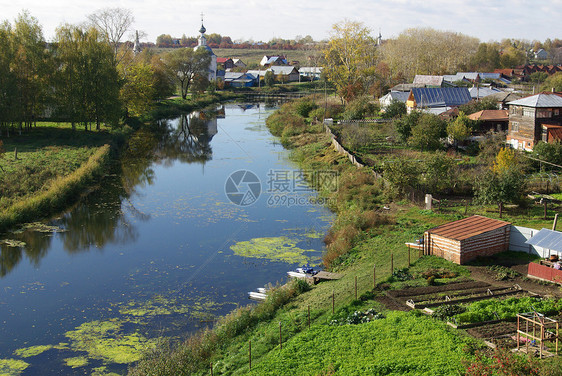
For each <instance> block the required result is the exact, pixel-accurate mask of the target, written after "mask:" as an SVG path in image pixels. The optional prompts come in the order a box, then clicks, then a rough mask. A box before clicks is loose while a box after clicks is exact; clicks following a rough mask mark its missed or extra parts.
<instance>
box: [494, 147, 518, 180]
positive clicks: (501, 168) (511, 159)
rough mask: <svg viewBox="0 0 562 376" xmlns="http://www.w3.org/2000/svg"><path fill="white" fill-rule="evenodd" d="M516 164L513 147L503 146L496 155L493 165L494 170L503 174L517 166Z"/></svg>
mask: <svg viewBox="0 0 562 376" xmlns="http://www.w3.org/2000/svg"><path fill="white" fill-rule="evenodd" d="M515 164H516V156H515V151H514V150H513V149H511V148H502V149H501V150H500V151H499V152H498V155H496V160H495V161H494V165H493V166H492V171H494V172H495V173H496V174H502V173H504V172H506V171H508V170H509V169H510V168H512V167H513V166H515Z"/></svg>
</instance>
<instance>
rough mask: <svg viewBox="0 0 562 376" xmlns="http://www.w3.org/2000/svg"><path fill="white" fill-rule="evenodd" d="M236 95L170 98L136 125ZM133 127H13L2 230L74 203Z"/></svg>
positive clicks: (0, 210) (3, 161) (0, 207)
mask: <svg viewBox="0 0 562 376" xmlns="http://www.w3.org/2000/svg"><path fill="white" fill-rule="evenodd" d="M238 98H240V94H236V93H233V92H224V93H214V94H209V95H201V96H198V97H194V98H190V99H189V100H182V99H181V98H170V99H166V100H163V101H161V102H159V103H158V104H157V105H156V106H155V109H154V110H152V111H151V112H150V113H148V114H147V115H146V116H143V117H141V118H139V119H137V120H136V121H135V123H136V124H133V126H134V127H135V128H140V127H142V126H144V125H146V124H148V123H149V122H151V121H154V120H157V119H161V118H169V117H174V116H179V114H181V113H185V112H191V111H194V110H197V109H202V108H205V107H208V106H210V105H212V104H215V103H221V102H225V101H229V100H235V99H238ZM133 131H134V130H133V129H132V128H131V127H129V126H127V125H124V126H122V127H121V128H117V129H111V128H106V127H103V128H102V130H100V131H92V130H90V131H87V130H85V129H84V128H83V127H76V128H75V129H74V130H72V129H71V126H70V124H68V123H64V122H60V123H59V122H37V123H36V124H35V126H34V127H30V128H26V129H24V130H23V131H22V132H21V134H19V135H18V131H17V130H14V131H13V132H11V135H10V136H9V137H6V136H3V137H0V141H2V144H0V151H1V153H0V167H1V169H0V178H1V179H2V184H1V185H0V193H1V195H0V233H1V232H5V231H7V230H9V229H10V228H13V227H15V226H17V225H19V224H23V223H26V222H32V221H36V220H39V219H44V218H48V217H51V216H54V215H57V214H58V213H61V212H62V211H64V210H66V209H68V208H69V207H71V206H72V205H74V204H75V203H76V201H77V200H78V199H79V198H80V197H81V196H83V195H84V194H86V193H87V192H88V191H89V190H90V189H91V188H92V187H94V186H95V185H96V184H98V183H99V182H100V181H101V179H103V177H104V176H105V175H106V173H107V171H108V170H109V169H110V165H111V164H112V163H113V162H114V161H115V160H116V159H117V158H119V156H120V154H121V150H122V148H123V146H124V145H126V143H127V142H128V139H129V136H130V134H132V132H133ZM7 134H10V133H7Z"/></svg>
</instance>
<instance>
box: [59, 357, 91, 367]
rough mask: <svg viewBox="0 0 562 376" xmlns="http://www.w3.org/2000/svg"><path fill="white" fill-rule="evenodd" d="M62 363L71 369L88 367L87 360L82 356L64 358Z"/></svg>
mask: <svg viewBox="0 0 562 376" xmlns="http://www.w3.org/2000/svg"><path fill="white" fill-rule="evenodd" d="M64 362H65V363H66V365H67V366H69V367H72V368H78V367H84V366H87V365H88V358H86V357H84V356H75V357H74V358H66V359H64Z"/></svg>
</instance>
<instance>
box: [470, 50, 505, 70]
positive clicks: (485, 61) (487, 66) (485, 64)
mask: <svg viewBox="0 0 562 376" xmlns="http://www.w3.org/2000/svg"><path fill="white" fill-rule="evenodd" d="M470 66H471V67H472V69H473V70H476V71H483V72H493V71H494V69H496V68H499V67H500V52H499V49H498V47H497V45H495V44H492V43H480V44H479V45H478V50H477V51H476V53H475V54H474V55H473V56H472V57H471V58H470Z"/></svg>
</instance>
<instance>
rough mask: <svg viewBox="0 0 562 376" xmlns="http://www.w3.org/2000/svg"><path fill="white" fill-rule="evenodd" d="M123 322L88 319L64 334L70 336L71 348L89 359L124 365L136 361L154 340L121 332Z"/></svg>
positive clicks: (150, 346) (152, 345)
mask: <svg viewBox="0 0 562 376" xmlns="http://www.w3.org/2000/svg"><path fill="white" fill-rule="evenodd" d="M123 324H124V321H121V320H117V319H110V320H107V321H97V320H96V321H90V322H86V323H84V324H82V325H80V326H78V327H77V328H76V330H71V331H68V332H66V333H65V336H66V337H67V338H68V339H70V341H71V343H70V348H71V349H72V350H74V351H84V352H86V353H88V357H89V358H90V359H99V360H102V361H104V362H106V363H120V364H127V363H132V362H136V361H137V360H139V359H140V358H141V357H142V354H143V352H144V351H146V350H147V349H150V348H153V347H154V343H155V342H154V341H153V340H148V339H146V338H145V337H144V336H142V335H140V334H139V333H131V334H124V333H123V330H122V329H123Z"/></svg>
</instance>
